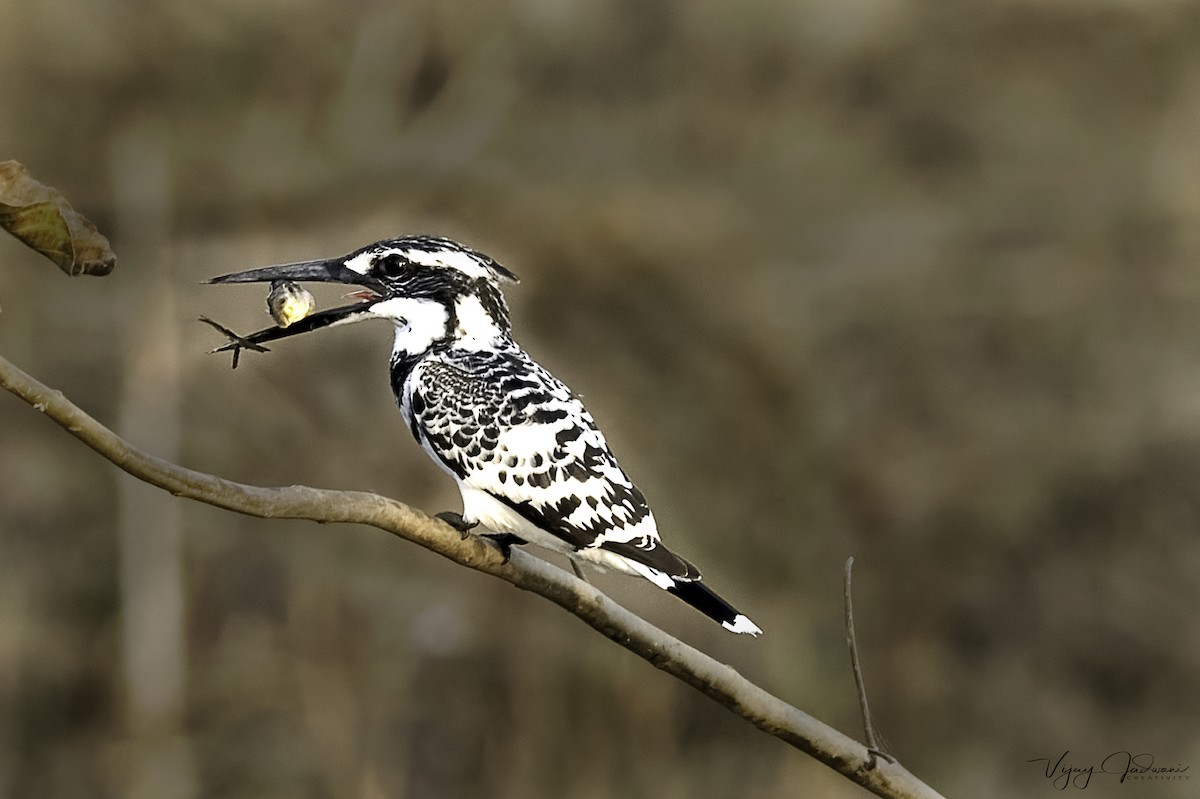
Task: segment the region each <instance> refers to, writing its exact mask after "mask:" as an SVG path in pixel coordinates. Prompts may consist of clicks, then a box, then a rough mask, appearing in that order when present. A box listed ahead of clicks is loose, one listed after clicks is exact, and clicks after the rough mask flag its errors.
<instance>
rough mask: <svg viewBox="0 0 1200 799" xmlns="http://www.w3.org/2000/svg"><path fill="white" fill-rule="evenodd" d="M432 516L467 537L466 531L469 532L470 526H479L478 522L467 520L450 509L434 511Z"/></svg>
mask: <svg viewBox="0 0 1200 799" xmlns="http://www.w3.org/2000/svg"><path fill="white" fill-rule="evenodd" d="M434 518H437V519H441V520H442V521H444V522H445V523H446V524H448V525H450V526H451V527H453V528H454V529H455V530H458V534H459V535H461V536H462V537H463V538H466V537H467V533H468V532H470V531H471V529H472V528H474V527H478V526H479V522H469V521H467V520H466V519H464V518H463V517H462V514H461V513H455V512H454V511H452V510H444V511H442V512H441V513H435V514H434Z"/></svg>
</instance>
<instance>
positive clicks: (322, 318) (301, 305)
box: [200, 259, 383, 369]
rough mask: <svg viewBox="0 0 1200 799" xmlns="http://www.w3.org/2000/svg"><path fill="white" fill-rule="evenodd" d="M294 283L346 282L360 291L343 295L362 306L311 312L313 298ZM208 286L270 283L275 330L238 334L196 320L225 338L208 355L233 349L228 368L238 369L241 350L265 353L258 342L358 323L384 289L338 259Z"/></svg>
mask: <svg viewBox="0 0 1200 799" xmlns="http://www.w3.org/2000/svg"><path fill="white" fill-rule="evenodd" d="M299 281H313V282H318V283H348V284H351V285H359V286H362V287H363V288H362V289H361V290H359V291H355V292H353V293H352V294H350V295H348V296H351V297H354V298H355V299H359V300H361V302H357V303H353V304H351V305H343V306H340V307H337V308H330V309H328V310H325V311H318V312H316V313H313V308H314V307H315V305H316V303H315V301H314V300H313V296H312V294H310V293H309V292H308V290H307V289H305V288H303V287H302V286H300V285H299ZM208 282H209V283H270V284H271V291H270V293H269V294H268V295H267V308H268V310H269V311H270V312H271V316H272V317H273V318H274V319H275V321H276V323H277V326H276V327H268V328H265V329H263V330H258V331H255V332H253V333H250V334H248V335H246V336H240V335H238V334H237V333H235V332H233V331H232V330H230V329H229V328H227V327H225V326H223V325H220V324H218V323H217V322H214V321H213V320H211V319H208V318H207V317H201V318H200V321H202V322H204V323H205V324H208V325H211V326H212V327H214V328H216V329H217V330H219V331H220V332H221V333H223V334H225V336H226V338H228V339H229V341H228V342H227V343H226V344H224V345H223V346H220V347H217V348H216V349H214V350H212V352H224V351H227V350H232V351H233V368H234V369H236V368H237V365H238V356H239V355H240V353H241V351H242V350H251V351H254V352H269V350H268V349H267V348H266V347H264V346H262V344H263V342H267V341H275V340H278V339H281V338H287V337H289V336H295V335H298V334H300V333H307V332H310V331H312V330H317V329H320V328H322V327H331V326H333V325H340V324H348V323H350V322H358V321H361V320H363V319H368V318H370V317H371V313H370V308H371V306H372V305H374V304H375V303H376V302H378V301H379V300H380V299H381V293H382V289H383V287H382V286H381V285H380V284H379V283H378V281H376V280H374V279H372V278H370V277H367V276H365V275H362V274H360V273H358V272H355V271H354V270H352V269H348V268H347V267H346V266H345V265H344V264H343V262H342V261H341V260H339V259H333V260H326V261H301V262H299V263H294V264H281V265H279V266H268V267H264V268H262V269H251V270H249V271H246V272H234V273H232V274H228V275H221V276H220V277H214V278H212V279H211V280H209V281H208Z"/></svg>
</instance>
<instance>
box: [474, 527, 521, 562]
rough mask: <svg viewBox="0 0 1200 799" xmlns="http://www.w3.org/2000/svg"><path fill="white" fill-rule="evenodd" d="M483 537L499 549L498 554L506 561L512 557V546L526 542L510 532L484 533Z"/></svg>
mask: <svg viewBox="0 0 1200 799" xmlns="http://www.w3.org/2000/svg"><path fill="white" fill-rule="evenodd" d="M483 537H484V538H486V539H487V540H488V541H491V542H492V543H493V544H495V545H496V548H497V549H499V550H500V554H501V555H502V556H503V557H504V562H505V563H508V560H509V558H511V557H512V548H513V547H514V546H520V545H521V544H524V543H526V541H525V539H524V538H521V537H520V536H517V535H513V534H512V533H484V535H483Z"/></svg>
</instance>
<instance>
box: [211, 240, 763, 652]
mask: <svg viewBox="0 0 1200 799" xmlns="http://www.w3.org/2000/svg"><path fill="white" fill-rule="evenodd" d="M279 281H320V282H330V283H343V284H351V285H354V286H358V287H360V288H361V290H360V291H357V292H355V293H354V294H353V295H351V296H353V297H355V298H356V299H358V300H360V302H357V303H354V304H352V305H346V306H342V307H340V308H333V309H330V310H326V311H319V312H317V313H315V314H312V315H311V316H304V317H303V318H300V319H297V320H295V321H292V322H291V324H290V325H289V326H288V327H287V329H286V330H284V329H283V327H276V328H268V329H266V330H261V331H259V332H257V333H253V334H251V335H249V336H246V337H245V338H236V339H235V340H234V341H233V342H232V343H231V344H229V345H226V347H223V348H221V349H229V348H233V349H234V351H235V355H236V352H237V349H238V348H240V347H251V348H257V349H262V348H261V347H259V346H257V345H260V344H261V343H262V342H265V341H272V340H275V339H279V338H284V337H287V336H292V335H296V334H298V333H304V332H308V331H311V330H316V329H319V328H322V327H330V326H332V325H339V324H346V323H349V322H357V321H361V320H364V319H371V318H382V319H388V320H390V321H391V322H392V323H393V324H394V325H395V331H396V339H395V344H394V346H393V348H392V354H391V359H390V367H391V383H392V390H393V391H394V392H395V394H396V399H397V401H398V402H399V404H400V410H401V412H402V413H403V415H404V420H405V422H407V424H408V427H409V429H410V430H411V431H412V434H413V436H414V437H415V438H416V440H417V442H418V443H419V444H420V445H421V448H422V449H424V450H425V452H426V453H427V454H428V455H429V457H430V458H432V459H433V461H434V463H436V464H437V465H438V466H440V467H441V468H442V469H443V470H444V471H446V472H448V473H449V474H450V475H451V476H452V477H453V478H454V479H455V481H457V483H458V488H459V491H460V492H461V493H462V502H463V512H462V514H461V515H459V514H454V513H446V514H439V515H440V516H441V518H443V519H445V520H446V521H448V522H450V523H451V524H453V525H454V526H455V527H457V528H458V529H459V530H460V531H462V532H463V533H464V534H465V532H466V530H468V529H471V528H472V527H475V526H476V525H479V526H481V527H482V528H484V529H486V530H489V531H491V532H492V533H493V534H496V535H497V537H498V538H499V540H501V541H504V542H510V543H525V542H529V543H534V544H538V545H540V546H543V547H547V548H549V549H553V550H557V551H559V552H564V553H566V554H567V555H568V556H569V557H570V558H571V559H572V562H573V563H574V562H576V561H582V562H586V563H588V564H591V565H592V566H595V567H598V568H600V569H604V568H605V567H608V568H612V569H615V570H617V571H620V572H624V573H626V574H632V575H637V576H641V577H644V578H646V579H647V580H649V581H650V582H652V583H654V584H655V585H657V586H658V587H659V588H662V589H665V590H666V591H669V592H670V593H672V594H674V595H675V596H677V597H679V598H680V599H682V600H683V601H684V602H686V603H688V604H689V605H691V606H692V607H694V608H696V609H697V610H699V611H700V612H701V613H703V614H705V615H706V616H709V617H710V618H712V619H714V620H715V621H717V622H719V623H720V624H721V626H723V627H724V628H725V629H727V630H732V631H733V632H735V633H749V634H751V635H758V634H760V633H761V632H762V631H761V630H760V629H759V628H758V626H757V625H756V624H754V622H752V621H750V619H748V618H747V617H746V616H744V615H742V614H741V613H739V612H738V611H737V610H736V609H734V608H733V606H732V605H730V604H729V603H728V602H726V601H725V600H724V599H722V598H721V597H719V596H718V595H717V594H716V593H714V592H713V591H712V590H710V589H709V588H708V587H707V586H705V585H704V584H703V583H702V582H701V581H700V572H699V571H698V570H697V569H696V567H695V566H693V565H692V564H691V563H689V562H687V561H686V560H684V559H683V558H681V557H679V556H678V555H676V554H675V553H673V552H671V551H670V550H669V549H667V548H666V546H664V545H663V543H662V542H661V541H660V540H659V535H658V528H657V526H656V525H655V522H654V516H653V515H652V514H651V512H650V507H649V505H647V504H646V498H645V497H644V496H642V492H641V491H639V490H638V488H637V486H635V485H634V484H633V482H632V481H631V480H630V479H629V477H628V476H626V474H625V472H624V471H622V469H621V467H620V466H618V465H617V461H616V458H614V457H613V454H612V452H611V451H610V450H609V448H608V444H607V443H606V442H605V440H604V435H603V434H602V433H601V432H600V429H599V428H598V427H597V426H596V422H595V421H594V420H593V419H592V416H591V414H590V413H588V411H587V409H585V408H584V407H583V403H582V402H580V401H579V398H578V397H577V396H575V394H573V393H572V392H571V390H570V389H569V388H567V387H566V386H565V385H564V384H563V383H562V382H561V381H559V380H558V379H557V378H556V377H554V376H553V375H552V374H550V373H549V372H548V371H546V370H545V369H544V368H542V367H541V366H540V365H539V364H538V363H537V362H536V361H534V360H533V359H532V358H531V357H529V355H528V354H527V353H526V352H525V350H523V349H522V348H521V347H520V346H519V345H518V344H517V343H516V342H515V341H514V340H513V337H512V325H511V323H510V322H509V314H508V306H507V305H506V304H505V301H504V296H503V294H501V291H500V287H501V284H502V283H516V282H517V277H516V275H514V274H513V273H512V272H510V271H508V270H507V269H506V268H504V267H503V266H501V265H500V264H499V263H497V262H496V261H494V260H492V259H491V258H489V257H488V256H486V255H484V254H482V253H480V252H476V251H475V250H472V249H470V248H468V247H464V246H463V245H461V244H458V243H456V242H453V241H451V240H449V239H445V238H438V237H432V236H407V237H403V238H397V239H388V240H385V241H380V242H377V243H375V244H371V245H369V246H367V247H364V248H362V249H360V250H357V251H355V252H352V253H350V254H349V255H347V256H344V257H341V258H333V259H329V260H323V261H304V262H301V263H293V264H283V265H280V266H270V267H266V268H263V269H253V270H250V271H247V272H237V273H234V274H229V275H223V276H221V277H216V278H213V279H212V280H211V281H210V282H212V283H256V282H270V283H272V284H273V285H275V286H278V285H280V283H279Z"/></svg>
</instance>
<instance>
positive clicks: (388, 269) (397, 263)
mask: <svg viewBox="0 0 1200 799" xmlns="http://www.w3.org/2000/svg"><path fill="white" fill-rule="evenodd" d="M375 267H376V268H377V269H378V270H379V274H381V275H383V276H384V277H399V276H400V273H401V272H403V271H404V259H403V258H401V257H400V256H399V255H396V254H395V253H392V254H391V255H385V256H384V257H382V258H380V259H379V260H378V261H376V262H375Z"/></svg>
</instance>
